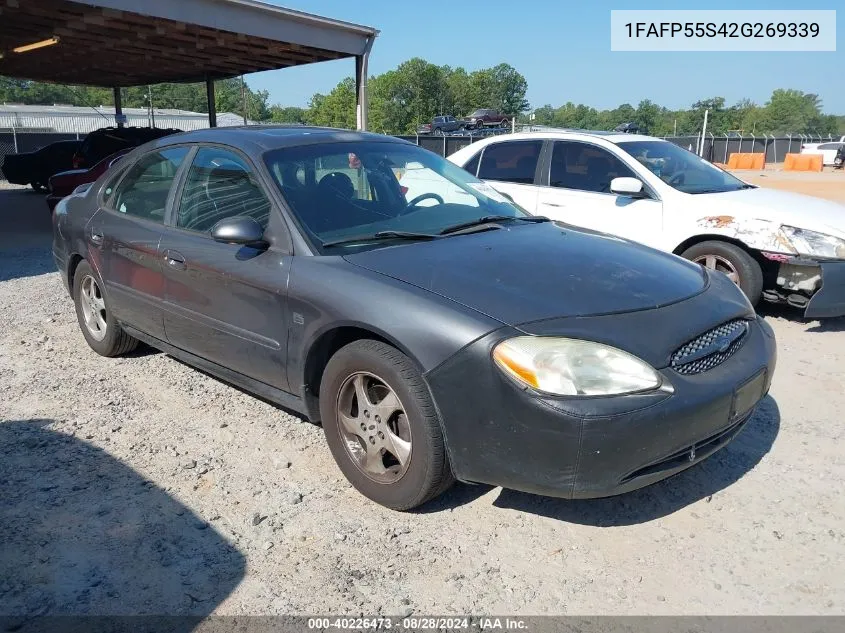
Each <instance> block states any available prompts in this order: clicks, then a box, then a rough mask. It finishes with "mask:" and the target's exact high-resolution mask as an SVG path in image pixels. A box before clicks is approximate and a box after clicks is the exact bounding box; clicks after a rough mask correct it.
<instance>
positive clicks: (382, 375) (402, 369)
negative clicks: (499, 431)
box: [320, 340, 454, 511]
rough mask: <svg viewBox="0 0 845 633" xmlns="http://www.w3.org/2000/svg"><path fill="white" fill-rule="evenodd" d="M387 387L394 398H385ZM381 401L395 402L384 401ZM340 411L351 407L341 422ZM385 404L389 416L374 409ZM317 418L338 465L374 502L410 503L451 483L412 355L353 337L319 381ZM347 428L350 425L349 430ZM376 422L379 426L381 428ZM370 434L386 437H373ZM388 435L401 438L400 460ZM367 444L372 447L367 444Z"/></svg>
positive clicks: (429, 496) (409, 505) (434, 419)
mask: <svg viewBox="0 0 845 633" xmlns="http://www.w3.org/2000/svg"><path fill="white" fill-rule="evenodd" d="M359 378H360V379H361V383H358V382H357V381H358V379H359ZM361 385H363V389H364V393H365V394H366V395H365V396H364V397H365V398H366V399H367V400H368V401H367V402H365V404H364V407H363V408H364V411H363V412H362V411H361V407H359V406H358V403H359V402H360V397H359V395H358V394H359V393H361V391H360V390H359V386H361ZM391 392H392V394H393V395H394V396H395V400H391V399H390V397H389V396H390V393H391ZM385 393H387V396H385V395H384V394H385ZM388 400H391V401H392V402H395V403H396V404H395V406H392V407H391V406H389V405H388V406H386V405H385V403H386V402H387V401H388ZM374 403H375V404H374ZM350 407H351V408H350ZM368 407H370V408H368ZM345 411H349V412H350V414H348V415H346V416H345V419H346V420H347V423H346V424H344V423H343V422H342V421H341V416H342V412H345ZM386 411H394V413H391V414H390V415H391V416H392V417H391V418H390V419H389V420H388V419H381V418H380V417H379V416H378V413H379V412H381V413H382V414H384V413H385V412H386ZM320 417H321V418H322V422H323V430H324V432H325V434H326V441H327V442H328V445H329V448H330V449H331V452H332V456H333V457H334V459H335V462H337V465H338V467H339V468H340V470H341V472H343V474H344V476H345V477H346V478H347V480H349V482H350V483H351V484H352V485H353V486H354V487H355V488H356V489H357V490H358V491H359V492H360V493H361V494H363V495H364V496H365V497H368V498H369V499H371V500H373V501H375V502H376V503H378V504H381V505H383V506H386V507H388V508H391V509H393V510H400V511H402V510H410V509H412V508H415V507H417V506H419V505H422V504H424V503H426V502H427V501H430V500H431V499H433V498H434V497H436V496H437V495H439V494H440V493H442V492H444V491H445V490H447V489H448V488H449V487H450V486H451V485H452V484H453V483H454V477H453V475H452V470H451V467H450V465H449V458H448V455H447V453H446V445H445V442H444V440H443V433H442V431H441V429H440V422H439V419H438V416H437V410H436V409H435V407H434V403H433V401H432V399H431V394H430V393H429V391H428V387H427V386H426V384H425V382H424V381H423V379H422V376H421V375H420V372H419V370H418V369H417V368H416V366H415V365H414V364H413V363H412V362H411V360H410V359H409V358H408V357H407V356H405V355H404V354H403V353H402V352H400V351H399V350H397V349H396V348H394V347H391V346H390V345H387V344H386V343H382V342H381V341H374V340H359V341H355V342H353V343H350V344H349V345H347V346H345V347H343V348H341V349H340V350H338V351H337V353H335V355H334V356H332V358H331V359H330V360H329V363H328V365H327V366H326V369H325V372H324V373H323V378H322V381H321V385H320ZM365 421H366V423H367V424H366V425H364V427H365V428H362V430H361V431H360V432H359V430H358V429H359V426H360V423H362V422H365ZM350 428H352V429H354V430H353V431H352V432H350V430H349V429H350ZM379 429H384V434H382V433H381V431H380V430H379ZM388 429H389V431H390V432H388ZM371 433H372V435H371ZM377 435H381V437H382V438H386V439H383V440H381V441H380V440H379V439H378V437H376V436H377ZM391 438H399V439H400V440H401V441H402V442H405V443H406V444H407V446H406V451H407V452H406V453H405V455H406V457H405V463H404V464H403V463H402V462H401V461H400V460H399V458H397V457H395V456H394V454H393V453H392V452H390V451H392V450H395V449H393V448H391V449H390V451H388V449H387V448H385V447H386V446H388V445H391V446H395V444H393V443H392V442H393V440H392V439H391ZM368 441H369V442H370V444H368ZM370 445H373V446H375V448H372V449H370V450H368V447H369V446H370ZM379 445H381V446H379ZM398 454H399V451H397V455H398ZM370 456H372V457H374V459H372V462H371V463H373V464H375V470H378V469H380V468H384V467H385V465H387V467H388V468H387V472H385V473H383V474H382V473H374V472H372V468H371V466H369V465H368V463H370V460H369V459H367V458H368V457H370ZM393 462H395V463H393Z"/></svg>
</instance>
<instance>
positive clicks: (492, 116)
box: [464, 108, 511, 129]
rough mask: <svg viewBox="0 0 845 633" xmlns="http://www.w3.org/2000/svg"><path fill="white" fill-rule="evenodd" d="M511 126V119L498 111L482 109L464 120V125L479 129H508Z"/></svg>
mask: <svg viewBox="0 0 845 633" xmlns="http://www.w3.org/2000/svg"><path fill="white" fill-rule="evenodd" d="M510 124H511V117H509V116H508V115H507V114H502V113H501V112H499V111H498V110H491V109H489V108H487V109H485V108H480V109H478V110H476V111H475V112H473V113H472V114H470V115H469V116H468V117H466V118H465V119H464V125H468V126H470V127H474V128H477V129H480V128H483V127H508V126H510Z"/></svg>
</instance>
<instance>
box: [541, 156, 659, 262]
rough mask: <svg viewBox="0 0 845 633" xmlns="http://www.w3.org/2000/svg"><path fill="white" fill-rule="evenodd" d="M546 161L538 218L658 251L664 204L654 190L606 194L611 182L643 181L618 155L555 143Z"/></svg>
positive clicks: (608, 191)
mask: <svg viewBox="0 0 845 633" xmlns="http://www.w3.org/2000/svg"><path fill="white" fill-rule="evenodd" d="M548 163H549V165H548V171H547V170H546V169H544V170H543V172H544V173H543V175H542V177H541V178H542V182H543V184H544V185H545V186H542V187H540V189H539V193H538V197H537V213H538V214H539V215H546V216H548V217H550V218H552V219H553V220H560V221H563V222H567V223H569V224H575V225H577V226H583V227H586V228H589V229H594V230H596V231H602V232H604V233H611V234H613V235H619V236H620V237H624V238H627V239H631V240H634V241H637V242H642V243H643V244H648V245H649V246H654V247H655V248H659V247H660V245H661V240H660V237H661V233H662V231H663V204H662V203H661V201H660V200H658V199H657V195H656V194H655V193H654V192H653V190H651V188H650V187H649V186H648V185H647V184H645V183H643V190H644V192H646V194H647V196H648V197H646V198H633V197H630V196H622V195H617V194H615V193H612V192H611V191H610V182H611V181H612V180H613V179H614V178H621V177H627V178H637V179H638V180H642V179H641V178H639V177H638V176H637V174H636V173H635V172H634V170H633V169H631V167H629V166H628V165H627V164H626V163H625V162H623V161H622V160H621V159H620V158H619V157H618V156H616V155H615V154H613V153H611V152H610V151H609V150H607V149H606V148H603V147H599V146H598V145H594V144H592V143H584V142H581V141H554V142H553V144H552V148H551V152H550V154H549V159H548Z"/></svg>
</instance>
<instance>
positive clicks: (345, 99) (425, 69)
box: [306, 57, 528, 134]
mask: <svg viewBox="0 0 845 633" xmlns="http://www.w3.org/2000/svg"><path fill="white" fill-rule="evenodd" d="M368 88H369V104H370V109H369V117H370V128H371V129H373V130H375V131H377V132H384V133H387V134H413V133H414V131H415V130H416V129H417V127H418V126H419V125H420V124H422V123H427V122H430V121H431V119H432V118H433V117H435V116H437V115H439V114H453V115H455V116H459V117H460V116H465V115H468V114H470V113H471V112H472V111H473V110H474V109H476V108H496V109H497V110H499V111H501V112H504V113H506V114H518V113H519V112H523V111H525V110H527V109H528V102H527V101H526V100H525V93H526V91H527V90H528V83H527V82H526V81H525V77H523V76H522V75H521V74H519V73H518V72H517V71H516V69H514V68H513V67H512V66H509V65H508V64H499V65H498V66H496V67H494V68H487V69H482V70H476V71H473V72H472V73H468V72H467V71H466V70H464V69H463V68H454V69H453V68H451V67H449V66H435V65H434V64H431V63H429V62H427V61H425V60H424V59H420V58H419V57H415V58H413V59H409V60H408V61H406V62H403V63H402V64H400V65H399V66H398V67H397V68H395V69H394V70H389V71H387V72H385V73H383V74H381V75H376V76H374V77H370V79H369V82H368ZM306 120H307V121H308V122H309V123H314V124H318V125H333V126H337V127H354V124H355V83H354V81H353V80H352V79H351V78H347V79H344V80H343V81H342V82H340V83H339V84H338V85H337V86H336V87H335V88H334V89H333V90H332V91H331V92H330V93H329V94H328V95H319V94H318V95H314V97H312V99H311V103H310V104H309V108H308V115H307V116H306Z"/></svg>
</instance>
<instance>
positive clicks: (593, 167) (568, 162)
mask: <svg viewBox="0 0 845 633" xmlns="http://www.w3.org/2000/svg"><path fill="white" fill-rule="evenodd" d="M622 177H629V178H636V177H637V176H636V174H635V173H634V172H633V171H631V169H630V168H629V167H628V166H627V165H625V163H623V162H622V161H621V160H619V159H618V158H617V157H616V156H614V155H613V154H611V153H610V152H608V151H607V150H605V149H603V148H601V147H596V146H595V145H588V144H586V143H575V142H557V143H555V144H554V149H553V150H552V161H551V169H550V171H549V184H550V185H551V186H552V187H561V188H563V189H575V190H578V191H594V192H597V193H610V181H611V180H613V179H614V178H622Z"/></svg>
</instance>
